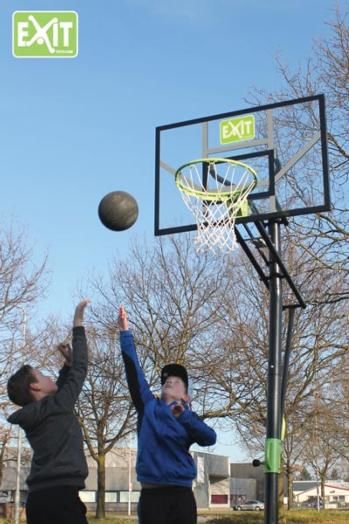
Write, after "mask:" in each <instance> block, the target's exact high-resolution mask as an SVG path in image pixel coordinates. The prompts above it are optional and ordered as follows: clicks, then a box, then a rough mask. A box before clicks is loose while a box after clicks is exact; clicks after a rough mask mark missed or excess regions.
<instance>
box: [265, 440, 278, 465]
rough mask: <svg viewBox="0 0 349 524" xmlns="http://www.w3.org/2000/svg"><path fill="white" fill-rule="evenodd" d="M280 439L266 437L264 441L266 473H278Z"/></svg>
mask: <svg viewBox="0 0 349 524" xmlns="http://www.w3.org/2000/svg"><path fill="white" fill-rule="evenodd" d="M280 466H281V440H280V439H279V438H267V439H266V441H265V471H266V473H280Z"/></svg>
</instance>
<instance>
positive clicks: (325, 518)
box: [0, 509, 349, 524]
mask: <svg viewBox="0 0 349 524" xmlns="http://www.w3.org/2000/svg"><path fill="white" fill-rule="evenodd" d="M199 515H200V516H202V517H203V516H205V524H263V522H264V517H263V512H260V511H244V512H238V511H231V512H229V513H227V512H222V514H220V512H218V511H211V512H209V511H200V512H199ZM200 520H201V519H200ZM88 522H89V524H136V523H137V522H138V521H137V519H136V516H135V515H133V516H132V517H131V518H129V517H127V516H120V515H117V514H115V513H114V514H109V515H108V516H107V518H106V519H103V520H98V519H96V518H94V516H93V515H92V514H90V515H88ZM284 522H285V523H287V524H336V523H337V522H342V523H344V522H348V523H349V511H335V510H325V511H320V512H319V513H318V512H317V511H316V510H311V509H308V510H292V511H288V512H286V520H285V521H284ZM21 523H22V524H25V521H21ZM0 524H13V521H10V520H5V519H1V518H0Z"/></svg>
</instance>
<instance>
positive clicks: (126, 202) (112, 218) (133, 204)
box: [98, 191, 138, 231]
mask: <svg viewBox="0 0 349 524" xmlns="http://www.w3.org/2000/svg"><path fill="white" fill-rule="evenodd" d="M98 216H99V219H100V221H101V222H102V224H103V225H104V226H105V227H107V228H108V229H111V230H112V231H125V229H128V228H130V227H131V226H133V224H134V223H135V222H136V220H137V218H138V204H137V201H136V199H135V198H134V197H133V196H132V195H130V194H129V193H126V192H125V191H112V192H111V193H108V194H107V195H105V197H103V198H102V200H101V201H100V203H99V206H98Z"/></svg>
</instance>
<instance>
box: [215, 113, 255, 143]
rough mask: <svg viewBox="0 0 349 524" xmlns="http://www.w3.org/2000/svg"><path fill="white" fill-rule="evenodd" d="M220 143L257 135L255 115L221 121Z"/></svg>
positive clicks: (247, 138)
mask: <svg viewBox="0 0 349 524" xmlns="http://www.w3.org/2000/svg"><path fill="white" fill-rule="evenodd" d="M219 129H220V143H221V144H230V143H231V142H240V141H242V140H252V139H253V138H254V137H255V133H256V131H255V120H254V116H253V115H246V116H242V117H238V118H229V119H228V120H222V121H221V122H220V126H219Z"/></svg>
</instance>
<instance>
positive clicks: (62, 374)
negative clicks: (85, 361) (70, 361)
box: [56, 365, 70, 389]
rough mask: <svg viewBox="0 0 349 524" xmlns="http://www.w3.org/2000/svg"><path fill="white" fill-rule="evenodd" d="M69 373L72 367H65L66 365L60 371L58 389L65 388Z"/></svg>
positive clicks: (57, 382)
mask: <svg viewBox="0 0 349 524" xmlns="http://www.w3.org/2000/svg"><path fill="white" fill-rule="evenodd" d="M69 371H70V366H65V365H64V366H63V367H62V368H61V369H60V370H59V373H58V378H57V380H56V384H57V387H58V389H61V387H62V386H63V384H64V382H65V381H66V379H67V377H68V374H69Z"/></svg>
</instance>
